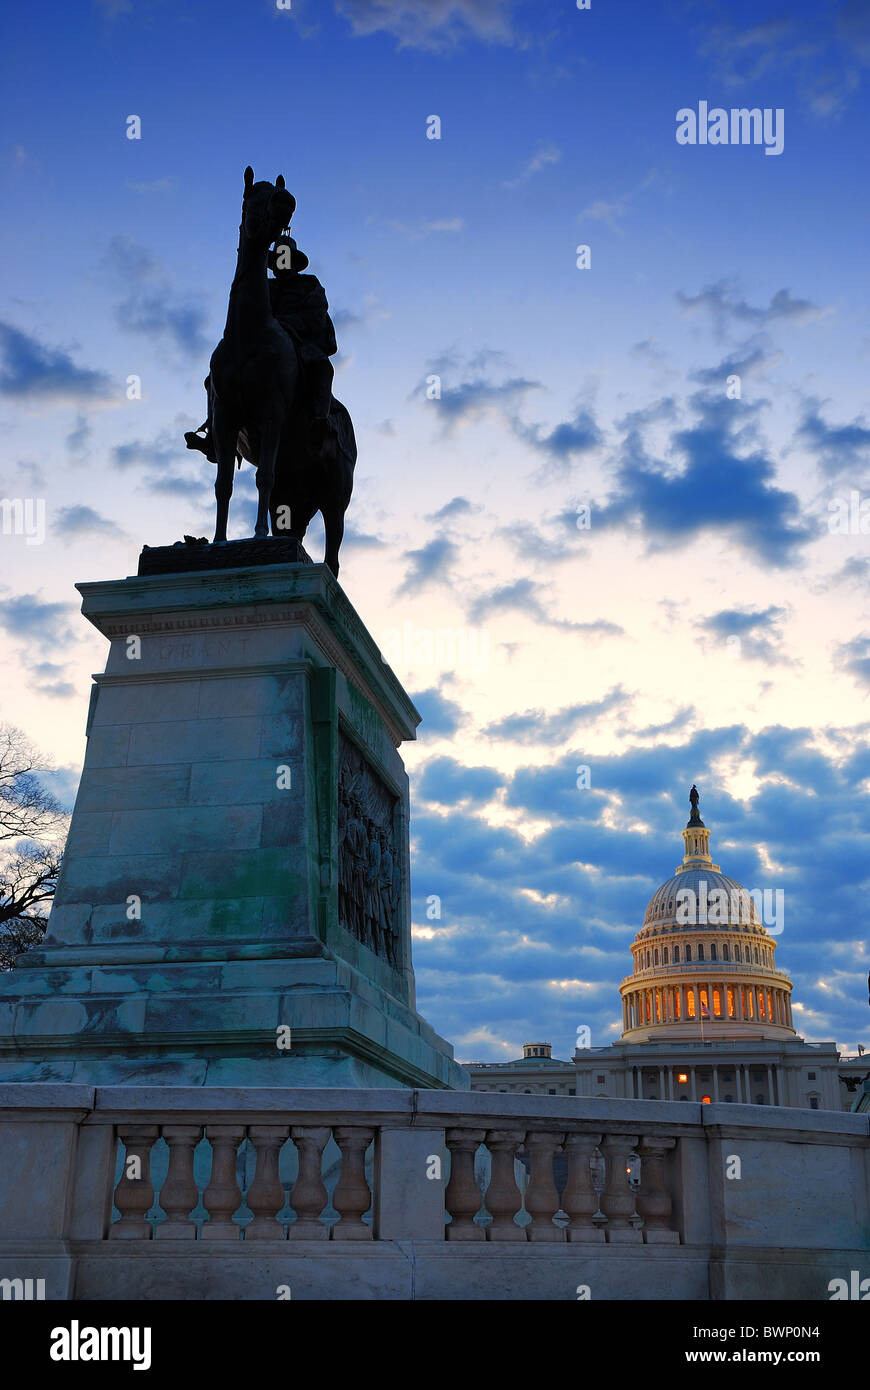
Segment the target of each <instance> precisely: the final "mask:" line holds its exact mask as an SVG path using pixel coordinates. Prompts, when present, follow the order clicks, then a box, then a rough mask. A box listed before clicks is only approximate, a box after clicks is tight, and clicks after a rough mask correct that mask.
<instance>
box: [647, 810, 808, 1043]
mask: <svg viewBox="0 0 870 1390" xmlns="http://www.w3.org/2000/svg"><path fill="white" fill-rule="evenodd" d="M699 800H700V798H699V796H698V791H697V788H695V787H692V790H691V793H690V795H689V802H690V804H691V808H692V810H691V815H690V816H689V820H688V822H687V824H686V828H685V830H684V831H683V844H684V851H685V852H684V854H683V862H682V864H679V865H678V866H677V869H676V871H675V873H674V874H673V875H672V876H671V878H669V879H667V881H666V882H665V883H663V884H662V885H661V887H660V888H658V889H656V891H655V893H653V895H652V897H651V898H650V900H649V902H648V904H647V908H646V912H645V913H644V919H643V926H642V927H641V929H640V931H639V932H638V934H637V936H636V937H635V939H634V942H633V943H632V948H631V951H632V955H633V957H634V973H633V974H632V975H629V976H627V977H626V979H624V980H623V982H622V985H621V986H620V994H621V995H622V1006H623V1034H622V1037H623V1039H624V1040H625V1041H630V1042H639V1041H647V1042H653V1041H659V1040H661V1041H664V1040H666V1039H669V1038H674V1037H700V1038H702V1039H703V1038H707V1039H713V1038H732V1037H733V1038H735V1039H739V1038H745V1037H747V1036H751V1037H758V1038H782V1037H794V1036H795V1032H794V1028H793V1026H792V1015H791V1000H790V996H791V980H790V979H789V977H788V975H787V974H786V973H785V971H783V970H778V969H777V968H776V965H775V963H774V952H775V951H776V942H775V941H774V939H773V937H772V936H771V934H770V933H769V932H768V931H767V929H766V928H765V926H764V924H763V922H762V920H761V917H760V915H759V910H758V903H757V901H756V898H759V897H760V895H759V894H758V893H757V892H756V893H755V894H753V893H750V892H749V891H748V890H747V889H746V888H744V887H743V886H742V885H741V884H739V883H738V882H737V881H736V880H735V879H733V878H729V877H728V876H727V874H723V873H722V870H721V868H720V867H719V865H718V864H714V863H713V860H712V859H711V857H710V831H709V830H708V829H707V827H706V826H705V824H704V822H703V821H702V820H701V817H700V814H699V811H698V803H699Z"/></svg>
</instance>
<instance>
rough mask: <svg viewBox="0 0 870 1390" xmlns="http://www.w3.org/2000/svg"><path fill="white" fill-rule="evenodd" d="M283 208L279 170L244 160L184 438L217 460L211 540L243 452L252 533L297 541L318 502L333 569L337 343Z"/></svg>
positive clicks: (342, 507)
mask: <svg viewBox="0 0 870 1390" xmlns="http://www.w3.org/2000/svg"><path fill="white" fill-rule="evenodd" d="M295 208H296V199H295V198H294V197H293V196H292V194H290V193H289V192H288V191H287V190H286V189H285V187H284V180H283V178H282V177H281V176H280V175H279V177H278V179H277V180H276V183H275V185H274V187H273V185H272V184H269V183H254V175H253V171H252V170H251V169H250V168H248V169H246V170H245V195H244V200H243V203H242V225H241V228H240V236H239V263H238V267H237V270H236V275H235V278H234V279H233V284H232V287H231V289H230V305H229V311H228V314H227V327H226V328H225V330H224V337H223V339H222V340H221V343H220V344H219V345H218V347H217V348H216V349H215V352H214V354H213V356H212V361H211V370H210V373H209V376H208V377H207V378H206V381H205V388H206V393H207V396H208V414H207V417H206V420H205V423H204V424H202V425H200V427H199V429H198V430H194V431H190V432H188V433H187V434H185V436H184V438H185V441H186V443H187V447H188V448H189V449H199V450H201V452H202V453H204V454H205V455H206V457H207V458H208V459H210V460H211V462H213V463H216V464H217V468H218V476H217V481H216V483H215V495H216V497H217V525H216V529H215V542H216V543H218V544H221V543H223V542H225V541H226V524H227V514H228V510H229V499H230V496H231V494H232V488H233V463H234V462H239V463H240V460H241V459H242V458H245V459H247V460H248V461H249V462H250V463H253V464H255V465H256V466H257V492H258V497H259V506H258V511H257V525H256V531H255V534H256V536H261V537H265V536H267V535H268V534H269V523H271V529H272V534H273V535H278V534H285V535H289V536H291V537H293V538H294V539H296V540H298V541H299V542H300V544H301V542H302V540H303V538H304V536H305V532H306V530H307V529H308V525H309V523H310V521H311V518H312V517H313V516H314V515H315V513H316V512H318V511H319V512H321V514H322V516H323V522H324V529H325V531H326V554H325V561H326V564H327V565H328V567H329V568H330V569H331V570H332V572H333V574H335V575H336V576H337V575H338V551H339V547H340V545H341V540H342V537H343V534H344V513H345V511H346V510H347V507H348V504H349V502H350V497H351V493H352V490H353V470H354V466H355V463H356V453H357V450H356V439H355V437H354V432H353V425H352V423H351V419H350V416H349V414H348V412H347V410H346V409H345V407H344V406H343V405H342V403H341V402H340V401H338V400H336V398H335V397H334V396H333V395H332V380H333V368H332V363H331V362H330V360H329V359H330V357H332V356H333V355H334V354H335V352H336V351H337V347H336V342H335V330H334V328H333V325H332V320H331V319H330V317H329V305H328V303H327V299H326V295H325V293H324V290H323V286H322V285H321V284H320V281H319V280H318V279H317V277H316V276H315V275H305V274H303V273H302V272H303V271H305V270H306V268H307V266H308V257H307V256H306V255H305V254H304V253H303V252H301V251H300V250H299V248H298V247H297V245H296V242H295V241H294V239H293V238H292V237H291V236H290V235H289V232H288V231H287V230H286V229H287V228H289V225H290V220H291V218H292V216H293V212H294V211H295ZM272 243H275V245H274V249H272V250H270V249H269V248H270V247H271V246H272ZM269 269H271V270H272V271H273V272H274V277H275V278H274V279H271V280H270V279H269V278H268V275H267V270H269ZM267 518H268V520H267Z"/></svg>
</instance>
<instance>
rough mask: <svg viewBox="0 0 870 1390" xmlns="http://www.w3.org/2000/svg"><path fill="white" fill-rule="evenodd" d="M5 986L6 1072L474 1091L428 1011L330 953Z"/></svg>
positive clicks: (82, 969)
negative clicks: (412, 1006)
mask: <svg viewBox="0 0 870 1390" xmlns="http://www.w3.org/2000/svg"><path fill="white" fill-rule="evenodd" d="M3 985H4V989H3V993H2V994H0V1034H2V1037H0V1081H73V1082H79V1083H83V1084H88V1085H95V1086H107V1085H112V1084H130V1085H139V1086H141V1085H147V1084H149V1083H153V1084H162V1085H172V1086H184V1085H187V1086H200V1085H202V1086H282V1085H287V1086H291V1087H300V1086H329V1087H336V1086H338V1087H341V1086H347V1087H382V1086H413V1087H425V1088H444V1089H457V1090H464V1089H467V1088H468V1077H467V1073H466V1072H465V1071H464V1070H463V1069H462V1068H461V1067H460V1066H459V1065H458V1063H456V1062H454V1061H453V1059H452V1056H451V1055H450V1053H451V1049H450V1048H449V1045H448V1044H447V1043H445V1041H444V1039H443V1038H440V1037H439V1036H438V1034H437V1033H436V1032H435V1031H434V1029H432V1028H430V1027H429V1025H428V1024H427V1023H426V1022H425V1021H424V1020H423V1019H422V1018H421V1017H420V1016H419V1014H417V1013H415V1012H414V1011H413V1010H412V1009H409V1008H408V1007H407V1005H405V1004H402V1003H401V1002H400V1001H399V1000H397V999H394V998H391V997H390V996H389V995H387V994H385V993H384V991H383V990H382V989H380V988H378V987H377V986H376V985H375V984H373V983H372V982H371V981H369V980H367V979H365V978H364V977H363V976H362V975H360V974H359V972H358V971H356V970H354V969H353V968H352V967H351V966H349V965H347V964H346V963H345V962H343V961H335V960H330V959H328V958H327V957H325V956H321V957H320V958H312V957H310V956H309V957H305V958H303V959H300V960H293V959H274V958H273V959H269V960H229V961H227V960H225V961H184V962H176V963H171V962H170V963H167V962H161V963H159V964H153V965H152V964H149V965H101V966H87V965H73V966H70V967H69V968H63V967H60V966H55V967H36V968H35V969H29V970H26V971H25V970H20V969H19V970H14V971H11V972H9V974H8V975H6V976H5V978H4V980H3ZM16 987H17V988H16ZM282 1027H285V1028H289V1029H290V1034H289V1038H287V1035H286V1033H284V1034H279V1029H280V1028H282ZM279 1037H281V1040H282V1041H289V1044H290V1046H289V1048H286V1047H285V1048H281V1049H280V1050H279V1048H278V1045H277V1044H278V1041H279Z"/></svg>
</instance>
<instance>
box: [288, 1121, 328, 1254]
mask: <svg viewBox="0 0 870 1390" xmlns="http://www.w3.org/2000/svg"><path fill="white" fill-rule="evenodd" d="M290 1133H291V1137H292V1139H293V1142H294V1144H295V1145H296V1148H297V1150H298V1151H299V1175H298V1177H297V1178H296V1182H295V1184H294V1186H293V1191H292V1192H291V1194H290V1205H291V1207H292V1208H293V1210H294V1211H295V1213H296V1220H295V1221H294V1222H293V1225H292V1226H291V1227H290V1228H289V1230H288V1232H287V1234H288V1236H289V1237H290V1239H291V1240H328V1239H329V1227H328V1226H326V1225H324V1223H323V1222H322V1221H320V1220H318V1217H319V1216H320V1213H321V1212H322V1211H323V1208H324V1207H325V1206H326V1203H327V1199H328V1193H327V1191H326V1185H325V1183H324V1181H323V1177H322V1174H321V1168H322V1165H323V1150H324V1149H325V1148H326V1145H327V1143H328V1142H329V1136H330V1133H331V1130H330V1129H328V1128H326V1129H309V1128H308V1126H307V1125H306V1126H305V1127H304V1128H302V1127H300V1126H294V1128H293V1129H292V1130H291V1131H290Z"/></svg>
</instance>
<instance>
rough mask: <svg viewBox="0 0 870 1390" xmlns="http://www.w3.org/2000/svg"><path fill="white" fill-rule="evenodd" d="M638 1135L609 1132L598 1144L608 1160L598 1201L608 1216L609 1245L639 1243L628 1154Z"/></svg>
mask: <svg viewBox="0 0 870 1390" xmlns="http://www.w3.org/2000/svg"><path fill="white" fill-rule="evenodd" d="M636 1143H637V1137H636V1136H635V1137H632V1136H631V1135H624V1134H609V1135H608V1136H607V1138H606V1139H605V1140H604V1142H603V1143H602V1144H601V1146H600V1148H601V1152H602V1153H603V1154H604V1156H605V1158H606V1160H607V1187H606V1188H605V1190H604V1192H603V1194H602V1198H601V1202H602V1206H603V1207H604V1212H605V1215H606V1216H607V1240H608V1241H609V1242H610V1244H612V1245H632V1244H636V1245H642V1244H643V1236H642V1234H641V1232H640V1230H639V1229H638V1228H637V1227H636V1226H633V1225H632V1224H631V1219H630V1218H631V1217H632V1216H633V1215H634V1193H633V1192H632V1190H631V1188H630V1187H629V1185H628V1172H627V1169H628V1155H629V1154H630V1153H632V1152H633V1150H634V1146H635V1144H636Z"/></svg>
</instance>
